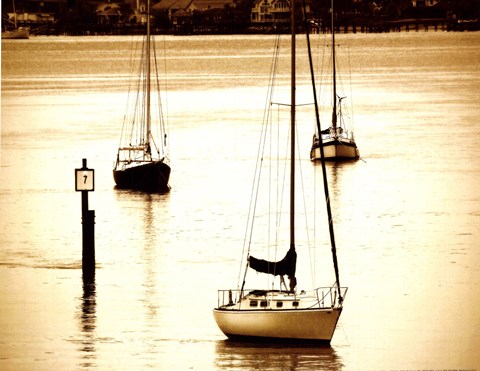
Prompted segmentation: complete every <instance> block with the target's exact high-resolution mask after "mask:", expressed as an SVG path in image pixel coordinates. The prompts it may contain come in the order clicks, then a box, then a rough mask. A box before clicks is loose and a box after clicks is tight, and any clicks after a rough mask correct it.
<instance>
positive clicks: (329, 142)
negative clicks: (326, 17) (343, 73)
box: [310, 0, 360, 161]
mask: <svg viewBox="0 0 480 371" xmlns="http://www.w3.org/2000/svg"><path fill="white" fill-rule="evenodd" d="M331 29H332V93H333V96H332V102H333V110H332V122H331V125H330V127H329V128H328V129H324V130H321V129H320V127H318V126H317V129H316V132H315V134H314V135H313V142H312V148H311V150H310V159H311V160H312V161H320V160H321V156H320V147H323V151H324V153H325V159H327V160H330V161H342V160H343V161H344V160H356V159H358V158H359V157H360V151H359V149H358V148H357V144H356V142H355V136H354V133H353V130H351V129H349V128H348V127H347V125H346V124H345V122H344V115H343V112H342V104H343V102H342V101H343V100H344V99H345V98H346V97H340V96H338V95H337V71H336V56H335V26H334V12H333V0H332V1H331Z"/></svg>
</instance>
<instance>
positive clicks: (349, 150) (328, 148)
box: [310, 140, 360, 161]
mask: <svg viewBox="0 0 480 371" xmlns="http://www.w3.org/2000/svg"><path fill="white" fill-rule="evenodd" d="M323 154H324V156H325V160H349V159H352V160H355V159H358V158H359V157H360V151H359V150H358V148H357V146H356V145H355V142H351V141H348V142H343V141H342V140H337V141H331V142H330V143H329V142H324V143H323ZM310 159H311V160H312V161H320V160H321V156H320V147H319V146H318V145H316V146H313V147H312V150H311V152H310Z"/></svg>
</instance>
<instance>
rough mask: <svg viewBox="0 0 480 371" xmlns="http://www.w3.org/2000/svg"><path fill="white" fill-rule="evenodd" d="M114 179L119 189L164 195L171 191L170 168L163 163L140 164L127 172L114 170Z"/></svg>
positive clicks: (126, 170)
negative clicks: (169, 182)
mask: <svg viewBox="0 0 480 371" xmlns="http://www.w3.org/2000/svg"><path fill="white" fill-rule="evenodd" d="M113 178H114V179H115V183H116V184H117V188H119V189H134V190H139V191H145V192H162V193H163V192H168V191H169V190H170V187H169V185H168V179H169V178H170V166H168V165H167V164H165V163H164V162H163V161H154V162H149V163H145V164H140V165H137V166H134V167H130V168H127V169H125V170H113Z"/></svg>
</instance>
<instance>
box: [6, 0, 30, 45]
mask: <svg viewBox="0 0 480 371" xmlns="http://www.w3.org/2000/svg"><path fill="white" fill-rule="evenodd" d="M12 6H13V27H14V28H13V29H12V30H7V29H5V30H4V31H2V39H28V38H29V36H30V30H29V29H28V28H25V27H17V12H16V10H15V1H12Z"/></svg>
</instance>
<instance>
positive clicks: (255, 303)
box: [250, 300, 258, 307]
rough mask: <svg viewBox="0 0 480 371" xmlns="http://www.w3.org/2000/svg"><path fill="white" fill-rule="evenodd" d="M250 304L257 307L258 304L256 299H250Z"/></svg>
mask: <svg viewBox="0 0 480 371" xmlns="http://www.w3.org/2000/svg"><path fill="white" fill-rule="evenodd" d="M250 306H251V307H257V306H258V301H256V300H250Z"/></svg>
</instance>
